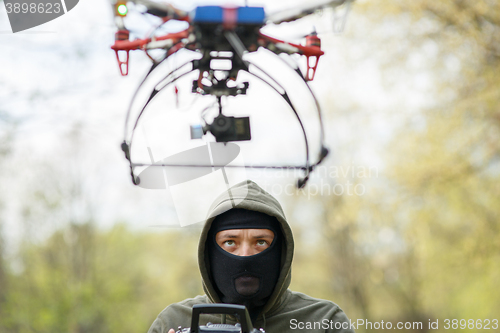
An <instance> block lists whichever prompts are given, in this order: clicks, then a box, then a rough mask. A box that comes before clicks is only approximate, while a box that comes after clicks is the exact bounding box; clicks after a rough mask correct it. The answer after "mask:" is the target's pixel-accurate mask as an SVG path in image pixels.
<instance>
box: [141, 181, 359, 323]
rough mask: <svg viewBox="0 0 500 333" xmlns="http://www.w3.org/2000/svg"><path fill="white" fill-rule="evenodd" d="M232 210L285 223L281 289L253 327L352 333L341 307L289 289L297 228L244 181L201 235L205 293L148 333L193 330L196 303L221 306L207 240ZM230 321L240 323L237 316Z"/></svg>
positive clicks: (214, 318)
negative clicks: (221, 217)
mask: <svg viewBox="0 0 500 333" xmlns="http://www.w3.org/2000/svg"><path fill="white" fill-rule="evenodd" d="M232 208H243V209H248V210H254V211H258V212H262V213H265V214H268V215H270V216H274V217H275V218H276V219H277V220H278V221H279V223H280V225H281V228H282V231H283V235H284V238H285V242H283V250H282V260H281V263H282V264H281V265H282V267H281V273H280V276H279V278H278V282H277V283H276V287H275V289H274V291H273V293H272V294H271V296H270V297H269V300H268V301H267V303H266V305H265V306H264V309H263V310H262V313H261V314H260V315H259V316H258V318H257V320H256V322H254V323H253V326H254V327H255V328H263V329H264V330H265V331H266V332H267V333H277V332H280V333H283V332H339V333H340V332H341V333H351V332H354V330H353V329H352V328H350V327H352V326H351V325H350V322H349V319H348V318H347V316H346V315H345V314H344V312H343V311H342V309H341V308H340V307H339V306H338V305H336V304H335V303H333V302H331V301H327V300H322V299H316V298H312V297H310V296H307V295H305V294H302V293H298V292H294V291H291V290H289V289H288V286H289V285H290V281H291V267H292V259H293V248H294V241H293V235H292V230H291V229H290V226H289V224H288V222H287V221H286V219H285V215H284V213H283V210H282V208H281V205H280V204H279V202H278V201H277V200H276V199H275V198H274V197H273V196H271V195H270V194H269V193H267V192H266V191H264V190H263V189H262V188H260V187H259V186H258V185H257V184H255V183H254V182H252V181H246V182H242V183H239V184H237V185H235V186H234V187H232V188H231V189H230V190H228V191H227V192H224V193H223V194H221V195H220V196H219V197H218V198H217V199H216V200H215V201H214V203H213V204H212V207H211V209H210V213H209V215H208V216H209V217H208V219H207V221H206V223H205V226H204V228H203V230H202V232H201V236H200V243H199V247H198V263H199V266H200V273H201V276H202V281H203V289H204V291H205V293H206V294H205V295H203V296H196V297H195V298H189V299H186V300H184V301H182V302H179V303H174V304H171V305H169V306H168V307H166V308H165V309H164V310H163V311H162V312H161V313H160V314H159V315H158V317H157V318H156V320H155V321H154V322H153V325H152V326H151V328H150V329H149V332H148V333H167V332H168V330H169V329H171V328H173V329H174V330H177V329H178V328H179V327H182V328H185V327H189V326H190V324H191V311H192V307H193V305H194V304H206V303H221V301H220V298H219V295H218V294H217V292H216V291H215V288H214V286H213V284H212V280H211V278H210V274H209V265H208V258H207V256H206V253H205V242H206V239H207V234H208V231H209V230H210V226H211V225H212V221H213V220H214V218H215V217H216V216H217V215H219V214H222V213H224V212H226V211H228V210H229V209H232ZM207 322H211V323H221V315H202V316H201V317H200V325H205V324H206V323H207ZM226 323H228V324H235V323H236V321H235V319H234V318H232V317H231V316H228V317H227V320H226Z"/></svg>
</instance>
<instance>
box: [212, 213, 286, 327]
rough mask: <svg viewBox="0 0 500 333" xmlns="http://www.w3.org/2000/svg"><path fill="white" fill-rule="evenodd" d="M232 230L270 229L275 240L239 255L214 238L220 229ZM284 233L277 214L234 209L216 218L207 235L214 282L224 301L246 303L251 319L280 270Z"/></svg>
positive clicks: (254, 317) (270, 290)
mask: <svg viewBox="0 0 500 333" xmlns="http://www.w3.org/2000/svg"><path fill="white" fill-rule="evenodd" d="M229 229H269V230H271V231H272V232H273V233H274V239H273V242H272V243H271V246H269V247H268V248H267V249H265V250H264V251H262V252H260V253H258V254H254V255H252V256H237V255H234V254H231V253H229V252H227V251H225V250H223V249H222V248H221V247H220V246H219V245H218V244H217V243H216V241H215V236H216V235H217V233H218V232H219V231H222V230H229ZM282 239H283V236H282V232H281V227H280V225H279V222H278V220H276V218H275V217H272V216H269V215H267V214H264V213H261V212H256V211H252V210H246V209H239V208H234V209H231V210H229V211H227V212H225V213H223V214H221V215H219V216H217V217H216V218H215V220H214V221H213V223H212V226H211V227H210V231H209V232H208V237H207V254H208V257H209V262H210V271H211V276H212V280H213V282H214V285H215V287H216V289H217V291H218V293H219V296H220V299H221V300H222V302H224V303H231V304H242V305H245V306H246V307H247V309H248V311H249V312H250V317H251V318H252V321H255V319H256V318H257V315H258V314H259V312H260V311H261V310H262V308H263V307H264V305H265V304H266V302H267V300H268V299H269V296H270V295H271V293H272V292H273V290H274V287H275V286H276V282H277V281H278V277H279V274H280V270H281V244H282Z"/></svg>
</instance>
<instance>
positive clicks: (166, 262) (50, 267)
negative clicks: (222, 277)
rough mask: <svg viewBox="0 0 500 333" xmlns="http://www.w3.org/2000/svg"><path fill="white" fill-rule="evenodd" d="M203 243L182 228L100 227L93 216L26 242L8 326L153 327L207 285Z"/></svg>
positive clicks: (0, 322) (4, 325) (4, 327)
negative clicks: (200, 260) (201, 266)
mask: <svg viewBox="0 0 500 333" xmlns="http://www.w3.org/2000/svg"><path fill="white" fill-rule="evenodd" d="M195 243H196V239H194V238H193V237H190V236H189V235H186V234H180V233H178V232H169V233H156V234H153V233H152V234H137V233H134V232H131V231H129V230H127V228H126V227H125V226H124V225H122V224H118V225H116V226H115V227H114V228H113V229H112V230H110V231H108V232H97V231H96V230H94V228H93V226H92V224H91V223H87V224H82V225H72V226H71V227H69V228H67V229H64V230H61V231H58V232H56V233H54V234H53V235H52V236H51V237H50V238H49V239H48V240H47V241H46V242H44V244H41V245H32V244H25V245H24V246H23V250H22V254H21V257H20V258H19V259H20V260H21V263H20V265H21V267H22V268H21V269H20V271H19V272H11V273H10V276H9V285H10V287H9V290H8V292H7V302H6V307H5V308H4V309H3V311H4V313H5V315H4V316H2V318H1V319H0V328H1V329H0V330H1V331H2V332H140V331H145V330H146V329H147V328H148V327H149V325H151V323H152V322H153V320H154V318H155V317H156V315H157V314H158V313H159V312H160V311H161V310H162V309H163V308H164V307H165V306H167V305H168V304H170V303H173V302H176V301H180V300H182V299H184V298H186V297H188V296H193V295H195V294H199V293H201V292H202V291H201V283H200V279H199V278H198V277H197V274H193V272H196V271H197V270H198V269H197V264H196V260H194V259H195V258H194V255H193V254H194V253H195V252H196V250H195ZM180 249H183V250H182V251H181V250H180ZM186 249H189V251H186ZM18 264H19V263H18Z"/></svg>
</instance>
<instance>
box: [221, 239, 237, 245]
mask: <svg viewBox="0 0 500 333" xmlns="http://www.w3.org/2000/svg"><path fill="white" fill-rule="evenodd" d="M223 244H224V245H226V246H234V245H236V243H235V242H234V240H227V241H225V242H224V243H223Z"/></svg>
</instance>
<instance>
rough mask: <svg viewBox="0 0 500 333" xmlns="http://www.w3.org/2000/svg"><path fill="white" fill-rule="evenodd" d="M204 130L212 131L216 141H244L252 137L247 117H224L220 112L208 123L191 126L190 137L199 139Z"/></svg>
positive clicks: (204, 132)
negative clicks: (202, 125)
mask: <svg viewBox="0 0 500 333" xmlns="http://www.w3.org/2000/svg"><path fill="white" fill-rule="evenodd" d="M206 132H210V133H212V134H213V136H214V137H215V141H217V142H229V141H246V140H251V138H252V136H251V133H250V118H249V117H241V118H236V117H226V116H224V115H223V114H222V113H221V114H219V115H218V116H217V117H216V118H215V119H214V121H213V122H212V124H210V125H207V126H204V127H201V126H191V139H200V138H201V137H202V136H203V134H206Z"/></svg>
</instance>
